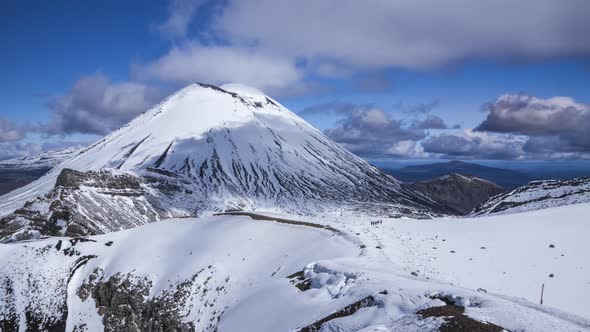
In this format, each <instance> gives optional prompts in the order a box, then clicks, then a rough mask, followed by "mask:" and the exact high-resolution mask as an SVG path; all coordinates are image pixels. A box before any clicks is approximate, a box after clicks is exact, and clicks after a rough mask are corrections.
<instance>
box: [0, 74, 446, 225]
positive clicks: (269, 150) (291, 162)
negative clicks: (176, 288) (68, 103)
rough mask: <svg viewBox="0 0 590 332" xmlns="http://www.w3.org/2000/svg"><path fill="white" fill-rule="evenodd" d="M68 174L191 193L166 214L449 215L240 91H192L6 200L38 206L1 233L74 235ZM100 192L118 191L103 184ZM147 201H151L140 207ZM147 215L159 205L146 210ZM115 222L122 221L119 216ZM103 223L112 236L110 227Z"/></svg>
mask: <svg viewBox="0 0 590 332" xmlns="http://www.w3.org/2000/svg"><path fill="white" fill-rule="evenodd" d="M63 169H73V170H76V171H82V172H87V171H99V170H105V172H106V171H108V172H111V173H117V172H123V173H126V174H128V175H129V176H131V177H140V178H141V179H144V180H145V179H146V178H149V179H150V180H146V181H143V180H141V179H140V180H138V181H139V182H141V189H142V190H141V193H140V195H144V194H146V193H148V194H157V192H161V191H167V192H170V195H171V196H173V194H174V193H177V194H178V196H182V199H178V200H176V201H175V202H174V204H172V205H167V206H164V208H165V209H167V211H165V212H166V213H165V215H167V216H186V215H201V214H203V213H207V212H208V211H223V210H231V209H242V210H275V211H289V212H295V213H304V214H314V213H319V212H323V211H334V210H338V211H345V212H346V211H354V212H359V213H372V214H390V215H398V216H417V217H419V216H421V217H425V216H431V215H435V214H437V213H440V212H442V211H443V210H442V208H440V206H438V205H437V204H436V203H434V202H432V201H431V200H429V199H427V198H425V197H423V196H421V195H419V194H415V193H414V192H412V191H410V190H407V189H405V188H403V187H402V186H401V185H400V183H399V182H398V181H397V180H395V179H394V178H393V177H391V176H389V175H387V174H385V173H382V172H381V171H379V170H378V169H376V168H375V167H373V166H371V165H369V164H368V163H367V162H365V161H364V160H362V159H361V158H359V157H357V156H355V155H353V154H352V153H350V152H348V151H347V150H345V149H343V148H342V147H340V146H339V145H338V144H336V143H335V142H333V141H332V140H330V139H329V138H327V137H326V136H325V135H323V134H322V133H321V132H320V131H318V130H316V129H315V128H313V127H311V126H310V125H309V124H307V123H306V122H305V121H304V120H303V119H301V118H299V117H298V116H297V115H295V114H294V113H292V112H290V111H289V110H288V109H286V108H285V107H283V106H281V105H280V104H279V103H278V102H276V101H274V100H273V99H271V98H269V97H268V96H265V95H264V94H262V93H261V92H258V91H256V90H254V89H252V88H247V87H243V86H239V85H228V86H223V87H221V88H219V87H216V86H212V85H204V84H192V85H190V86H188V87H186V88H184V89H182V90H180V91H178V92H177V93H175V94H173V95H172V96H170V97H169V98H167V99H166V100H164V101H163V102H162V103H160V104H159V105H156V106H155V107H154V108H152V109H150V110H148V111H147V112H145V113H143V114H142V115H140V116H138V117H137V118H135V119H134V120H132V121H131V122H130V123H129V124H127V125H126V126H124V127H122V128H120V129H118V130H117V131H115V132H113V133H111V134H110V135H108V136H106V137H105V138H104V139H102V140H100V141H99V142H97V143H96V144H94V145H92V146H90V147H88V148H86V149H85V150H83V151H82V152H81V153H80V154H78V155H77V156H76V157H74V158H72V159H70V160H67V161H66V162H64V163H62V164H60V165H59V166H57V167H56V168H55V169H53V170H52V171H51V172H49V173H48V174H47V175H45V176H44V177H42V178H41V179H39V180H37V181H35V182H33V183H31V184H30V185H28V186H26V187H24V188H20V189H17V190H15V191H13V192H11V193H9V194H7V195H5V196H2V197H0V215H6V214H9V213H11V212H13V211H15V210H16V209H18V208H21V207H22V206H23V205H24V204H25V202H27V201H29V202H30V203H28V204H26V206H25V207H24V210H23V209H21V210H19V213H20V215H19V216H18V217H19V218H20V219H18V220H17V221H15V218H13V217H14V216H12V217H11V216H9V217H8V218H9V219H5V220H4V221H3V222H0V227H2V225H4V227H3V228H4V229H6V228H8V229H9V231H10V232H22V231H23V230H25V231H27V234H36V232H37V234H38V231H42V229H39V228H38V227H37V228H34V230H33V231H31V230H30V229H29V230H27V227H29V225H30V223H31V222H33V221H34V220H31V219H35V220H36V219H38V217H40V216H41V218H45V219H46V220H54V224H55V225H53V226H52V227H53V228H56V229H58V228H59V229H61V230H60V231H61V234H65V232H66V230H67V226H68V223H69V222H70V221H69V220H67V218H63V217H62V215H63V213H61V212H60V215H59V216H58V218H52V214H53V212H54V211H51V206H55V204H59V203H54V202H55V199H56V198H61V197H63V195H62V194H61V193H58V192H57V191H59V190H60V188H57V187H56V186H55V184H56V179H57V178H58V176H59V175H60V173H61V171H62V170H63ZM95 174H96V173H88V174H87V176H85V178H86V179H87V181H86V182H85V183H81V184H79V185H77V186H75V187H74V191H73V192H72V191H69V192H68V194H69V195H70V197H71V196H72V195H74V196H82V195H84V192H83V191H84V189H85V188H87V187H92V186H94V187H97V186H95V185H93V184H92V183H93V179H92V176H93V175H95ZM102 174H103V175H104V174H106V173H102ZM113 176H115V175H113ZM151 179H156V180H154V181H152V180H151ZM162 181H164V182H165V183H166V185H162ZM94 182H96V181H94ZM171 182H176V183H177V184H178V185H170V183H171ZM127 189H133V188H127ZM97 190H98V191H102V192H105V191H108V190H109V188H100V186H98V189H97ZM37 197H41V199H37ZM140 200H147V198H145V199H144V198H140V199H139V200H136V201H140ZM105 204H109V201H108V199H105V200H102V201H101V205H105ZM117 204H118V203H116V202H113V204H112V206H111V208H110V209H109V210H112V211H114V210H116V209H117V206H118V205H117ZM134 204H135V203H134ZM72 208H75V209H78V210H85V211H74V212H71V211H70V212H69V214H76V215H86V216H88V217H89V218H90V217H91V216H92V215H93V211H92V210H91V208H92V207H91V206H88V205H81V206H76V205H75V204H74V205H72ZM140 209H142V210H149V209H151V207H150V206H147V205H145V204H144V205H142V206H141V207H140ZM138 213H139V212H138ZM29 216H32V217H29ZM111 216H112V217H114V218H117V216H116V214H113V215H111ZM152 216H153V217H150V218H148V219H149V220H147V221H155V220H158V219H159V214H152ZM21 217H22V218H21ZM89 222H93V221H92V220H89ZM115 224H120V223H115ZM103 226H105V227H106V228H105V227H103V229H108V225H103ZM117 229H119V228H118V227H115V228H111V229H110V230H117ZM90 234H94V233H90Z"/></svg>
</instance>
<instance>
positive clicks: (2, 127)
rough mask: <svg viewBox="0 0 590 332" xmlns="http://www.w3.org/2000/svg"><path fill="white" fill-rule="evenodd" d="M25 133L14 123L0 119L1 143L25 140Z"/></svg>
mask: <svg viewBox="0 0 590 332" xmlns="http://www.w3.org/2000/svg"><path fill="white" fill-rule="evenodd" d="M24 136H25V131H24V130H23V128H19V127H18V126H17V125H16V124H14V123H13V122H11V121H9V120H7V119H5V118H2V117H0V143H2V142H15V141H19V140H21V139H23V138H24Z"/></svg>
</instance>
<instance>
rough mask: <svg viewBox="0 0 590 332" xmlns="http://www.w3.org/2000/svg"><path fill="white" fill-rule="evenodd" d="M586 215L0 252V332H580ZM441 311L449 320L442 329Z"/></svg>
mask: <svg viewBox="0 0 590 332" xmlns="http://www.w3.org/2000/svg"><path fill="white" fill-rule="evenodd" d="M589 212H590V204H580V205H576V206H569V207H561V208H554V209H547V210H542V211H534V212H528V213H522V214H514V215H505V216H494V217H485V218H475V219H467V218H464V219H458V218H453V219H431V220H411V219H388V218H382V219H375V218H348V219H343V218H340V217H338V216H325V217H323V218H317V219H316V218H314V219H305V218H304V219H301V217H297V216H292V215H286V214H280V215H279V214H268V217H267V218H265V217H261V216H258V215H254V218H250V217H247V216H236V215H223V216H211V217H203V218H184V219H171V220H163V221H159V222H155V223H151V224H149V225H144V226H140V227H136V228H133V229H129V230H125V231H120V232H113V233H109V234H104V235H98V236H92V237H88V238H61V237H56V238H47V239H41V240H35V241H32V242H20V243H11V244H3V245H1V246H0V264H2V265H1V266H2V267H3V268H2V269H1V270H0V282H1V285H2V286H1V287H0V292H1V293H0V294H1V295H0V301H1V302H0V303H1V305H0V324H2V325H0V326H1V327H2V328H3V330H4V331H12V330H16V329H17V328H19V327H20V330H21V331H24V330H27V329H29V330H51V329H52V328H53V329H54V330H66V331H99V330H103V329H104V330H106V331H122V330H126V331H147V330H152V331H160V330H166V329H165V328H169V329H171V330H176V331H297V330H300V331H317V330H319V331H324V332H328V331H438V330H439V328H441V326H445V324H453V323H455V324H480V325H476V326H477V327H478V328H484V329H483V330H481V331H500V330H501V329H498V328H502V329H507V330H510V331H586V330H590V320H589V318H590V310H589V307H588V306H587V305H586V304H587V298H588V297H589V296H590V287H589V282H590V273H589V272H588V269H589V266H588V260H587V259H586V254H587V253H588V252H589V250H590V243H589V242H588V241H584V236H585V235H584V234H588V231H590V229H589V228H590V225H589V224H588V223H587V222H585V220H584V218H583V217H582V216H584V215H586V214H587V213H589ZM273 219H274V220H273ZM294 219H297V220H298V221H300V223H297V222H294V221H293V220H294ZM275 220H278V221H275ZM556 220H559V222H556ZM378 221H379V223H377V222H378ZM542 284H544V285H545V292H544V303H543V305H540V304H539V300H540V295H541V285H542ZM445 308H446V309H445ZM451 309H452V310H463V311H464V313H463V314H462V315H460V316H458V317H460V319H458V320H457V321H455V320H454V319H452V318H448V317H446V318H445V317H444V316H446V315H449V314H448V312H447V311H445V310H451ZM445 312H447V313H445ZM454 315H458V314H457V313H455V314H454ZM455 318H457V317H455ZM482 322H487V323H489V324H487V323H482ZM451 326H452V325H451ZM467 326H470V325H467ZM447 327H448V326H447ZM486 328H487V329H486ZM451 331H452V330H451Z"/></svg>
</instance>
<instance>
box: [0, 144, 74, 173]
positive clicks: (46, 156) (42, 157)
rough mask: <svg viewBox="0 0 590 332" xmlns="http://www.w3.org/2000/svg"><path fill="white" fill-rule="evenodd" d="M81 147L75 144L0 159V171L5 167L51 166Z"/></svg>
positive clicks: (72, 155) (65, 158)
mask: <svg viewBox="0 0 590 332" xmlns="http://www.w3.org/2000/svg"><path fill="white" fill-rule="evenodd" d="M82 149H83V147H81V146H75V147H69V148H63V149H58V150H52V151H47V152H42V153H39V154H36V155H32V156H26V157H19V158H13V159H5V160H0V171H2V170H6V169H11V170H12V169H16V170H25V169H30V168H48V169H49V168H53V167H55V166H57V165H59V164H61V163H62V162H64V161H65V160H68V159H70V158H72V157H74V156H75V155H76V154H78V153H79V152H80V151H82Z"/></svg>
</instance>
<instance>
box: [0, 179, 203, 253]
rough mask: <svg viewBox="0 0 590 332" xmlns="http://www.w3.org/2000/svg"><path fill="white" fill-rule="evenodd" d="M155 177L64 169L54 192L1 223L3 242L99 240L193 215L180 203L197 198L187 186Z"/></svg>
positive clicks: (181, 182) (0, 234)
mask: <svg viewBox="0 0 590 332" xmlns="http://www.w3.org/2000/svg"><path fill="white" fill-rule="evenodd" d="M149 173H150V175H146V176H136V175H132V174H128V173H124V172H119V171H116V170H102V171H97V172H93V171H90V172H78V171H74V170H70V169H64V170H62V172H61V173H60V175H59V176H58V177H57V180H56V184H55V187H54V189H53V190H52V191H51V192H49V193H48V194H46V195H44V196H41V197H38V198H36V199H35V200H33V201H29V202H27V203H26V204H25V205H24V206H23V207H22V208H20V209H18V210H16V211H15V212H14V213H12V214H10V215H8V216H6V217H4V218H2V219H0V241H4V242H10V241H20V240H26V239H30V238H35V237H38V236H40V235H45V236H70V237H76V236H88V235H96V234H103V233H107V232H111V231H116V230H122V229H127V228H131V227H135V226H139V225H144V224H147V223H150V222H154V221H157V220H160V219H162V218H172V217H183V216H190V215H193V213H194V211H191V210H190V209H186V210H183V209H182V206H181V205H180V204H178V203H174V202H176V201H182V200H183V198H184V197H185V195H187V194H190V193H191V191H190V190H188V189H186V188H185V187H184V185H185V183H184V182H183V181H182V180H180V179H178V178H176V177H173V178H170V177H168V176H166V175H162V174H159V173H153V172H149Z"/></svg>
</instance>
